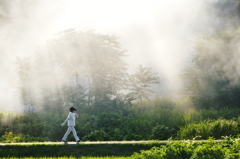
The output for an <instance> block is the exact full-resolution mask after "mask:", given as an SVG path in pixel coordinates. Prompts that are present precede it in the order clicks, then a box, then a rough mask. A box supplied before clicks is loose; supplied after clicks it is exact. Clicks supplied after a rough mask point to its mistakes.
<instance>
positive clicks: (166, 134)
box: [151, 125, 173, 140]
mask: <svg viewBox="0 0 240 159" xmlns="http://www.w3.org/2000/svg"><path fill="white" fill-rule="evenodd" d="M172 132H173V130H171V129H169V128H168V127H166V126H165V125H158V126H155V127H154V128H153V129H152V134H151V137H152V139H157V140H166V139H169V138H170V137H171V135H172Z"/></svg>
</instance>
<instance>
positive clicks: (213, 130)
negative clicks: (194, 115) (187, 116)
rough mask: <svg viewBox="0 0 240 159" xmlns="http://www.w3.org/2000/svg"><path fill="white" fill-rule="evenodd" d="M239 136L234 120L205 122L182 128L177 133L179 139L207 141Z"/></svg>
mask: <svg viewBox="0 0 240 159" xmlns="http://www.w3.org/2000/svg"><path fill="white" fill-rule="evenodd" d="M238 134H239V124H238V122H236V121H234V120H225V119H218V120H206V121H203V122H201V123H198V124H189V125H186V126H182V127H181V128H180V131H179V134H178V135H179V137H180V139H193V138H196V137H198V139H208V138H209V137H214V138H216V139H220V138H221V137H222V136H236V135H238Z"/></svg>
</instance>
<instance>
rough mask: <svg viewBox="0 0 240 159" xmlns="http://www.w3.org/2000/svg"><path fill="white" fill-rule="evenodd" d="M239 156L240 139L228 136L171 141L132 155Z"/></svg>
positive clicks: (178, 158)
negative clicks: (223, 138)
mask: <svg viewBox="0 0 240 159" xmlns="http://www.w3.org/2000/svg"><path fill="white" fill-rule="evenodd" d="M239 156H240V139H230V138H227V139H226V140H225V141H223V142H214V141H213V140H212V139H209V140H208V141H207V142H206V143H205V142H195V141H192V140H189V141H185V142H169V143H168V144H167V145H164V146H160V147H153V148H151V149H150V150H146V151H141V153H134V155H132V156H131V157H132V158H135V159H143V158H144V159H159V158H162V159H182V158H186V159H187V158H191V159H203V158H204V159H216V158H217V159H227V158H229V159H230V158H231V159H238V158H239Z"/></svg>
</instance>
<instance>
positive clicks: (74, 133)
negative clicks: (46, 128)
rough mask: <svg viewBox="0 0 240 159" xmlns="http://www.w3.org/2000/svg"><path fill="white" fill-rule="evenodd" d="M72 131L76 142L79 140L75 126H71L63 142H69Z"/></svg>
mask: <svg viewBox="0 0 240 159" xmlns="http://www.w3.org/2000/svg"><path fill="white" fill-rule="evenodd" d="M71 131H72V132H73V135H74V138H75V140H76V141H78V140H79V138H78V136H77V132H76V130H75V128H74V126H69V127H68V129H67V132H66V133H65V135H64V136H63V138H62V140H64V141H66V140H67V137H68V135H69V134H70V132H71Z"/></svg>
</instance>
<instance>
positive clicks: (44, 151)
mask: <svg viewBox="0 0 240 159" xmlns="http://www.w3.org/2000/svg"><path fill="white" fill-rule="evenodd" d="M164 144H166V143H160V142H150V143H131V144H130V143H126V144H79V145H4V146H0V158H1V157H17V158H18V157H63V156H65V157H78V158H79V157H82V156H92V157H105V156H116V157H128V156H131V155H132V154H133V153H134V152H140V151H141V150H149V149H150V148H152V147H153V146H160V145H164Z"/></svg>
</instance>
